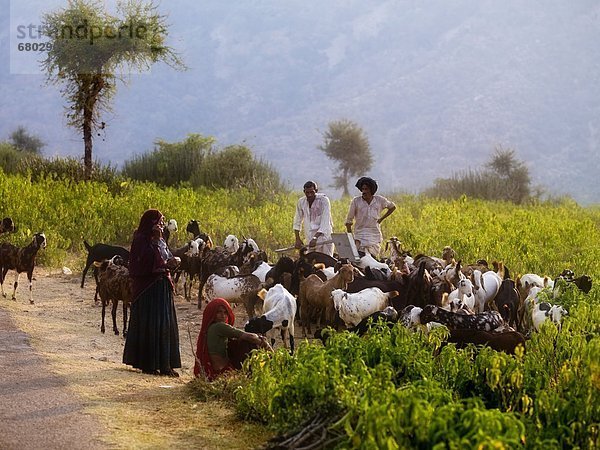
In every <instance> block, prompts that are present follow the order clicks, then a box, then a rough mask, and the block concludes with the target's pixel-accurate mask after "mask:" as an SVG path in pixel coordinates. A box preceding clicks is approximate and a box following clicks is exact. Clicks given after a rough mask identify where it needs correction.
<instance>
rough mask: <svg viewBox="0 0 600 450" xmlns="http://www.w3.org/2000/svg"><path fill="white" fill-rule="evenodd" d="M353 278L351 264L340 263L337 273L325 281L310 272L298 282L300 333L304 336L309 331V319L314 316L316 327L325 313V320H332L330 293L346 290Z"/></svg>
mask: <svg viewBox="0 0 600 450" xmlns="http://www.w3.org/2000/svg"><path fill="white" fill-rule="evenodd" d="M353 280H354V267H352V265H351V264H342V266H341V267H340V269H339V271H338V273H337V274H336V275H335V276H334V277H333V278H332V279H331V280H327V281H325V282H324V281H323V280H321V279H320V278H319V277H318V276H317V275H315V274H312V275H309V276H308V277H307V278H305V279H304V280H302V281H301V282H300V290H299V293H298V309H299V310H300V319H301V320H302V335H303V336H304V337H306V329H307V328H308V334H309V335H310V334H312V333H311V329H310V321H311V320H312V319H313V318H316V321H317V328H320V325H321V315H325V320H326V321H327V322H328V323H329V324H333V321H334V306H333V299H332V298H331V293H332V292H333V291H334V290H335V289H342V290H344V291H345V290H346V289H347V286H348V283H351V282H352V281H353Z"/></svg>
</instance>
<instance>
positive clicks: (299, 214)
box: [294, 181, 333, 256]
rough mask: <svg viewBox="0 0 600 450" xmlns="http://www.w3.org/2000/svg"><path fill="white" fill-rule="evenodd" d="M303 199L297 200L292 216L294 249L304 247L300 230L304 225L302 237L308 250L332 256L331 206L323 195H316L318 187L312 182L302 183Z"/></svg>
mask: <svg viewBox="0 0 600 450" xmlns="http://www.w3.org/2000/svg"><path fill="white" fill-rule="evenodd" d="M303 188H304V197H301V198H300V199H298V203H297V205H296V214H295V215H294V234H295V235H296V243H295V244H294V246H295V247H296V248H302V247H304V243H303V242H302V238H301V237H300V230H301V227H302V225H304V236H305V238H306V240H307V241H308V250H309V251H316V252H322V253H326V254H328V255H329V256H333V243H328V244H322V243H320V242H324V241H331V232H332V231H333V221H332V220H331V204H330V203H329V199H328V198H327V196H326V195H325V194H318V193H317V192H318V190H319V187H318V186H317V183H315V182H314V181H307V182H306V183H304V187H303Z"/></svg>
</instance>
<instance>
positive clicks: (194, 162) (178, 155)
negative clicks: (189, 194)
mask: <svg viewBox="0 0 600 450" xmlns="http://www.w3.org/2000/svg"><path fill="white" fill-rule="evenodd" d="M214 142H215V139H214V138H212V137H203V136H201V135H199V134H189V135H188V136H187V138H186V139H185V140H184V141H182V142H174V143H169V142H166V141H162V140H158V141H157V142H156V144H155V148H154V151H152V152H151V153H145V154H142V155H139V156H136V157H134V158H133V159H131V160H129V161H125V164H124V166H123V175H124V176H125V177H127V178H130V179H132V180H138V181H151V182H154V183H157V184H159V185H161V186H177V185H179V184H181V183H186V182H188V181H190V178H191V177H192V174H193V173H195V172H196V171H197V170H198V168H199V167H201V165H202V162H203V160H204V158H205V157H206V155H209V154H210V153H211V151H212V146H213V144H214Z"/></svg>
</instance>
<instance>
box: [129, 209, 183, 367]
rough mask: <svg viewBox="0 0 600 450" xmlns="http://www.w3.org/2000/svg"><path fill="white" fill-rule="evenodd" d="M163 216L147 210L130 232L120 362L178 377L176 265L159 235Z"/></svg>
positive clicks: (152, 210)
mask: <svg viewBox="0 0 600 450" xmlns="http://www.w3.org/2000/svg"><path fill="white" fill-rule="evenodd" d="M163 227H164V216H163V215H162V214H161V212H160V211H159V210H157V209H149V210H147V211H146V212H145V213H144V214H143V215H142V218H141V219H140V224H139V226H138V229H137V230H136V231H135V233H134V234H133V241H132V243H131V254H130V257H129V277H130V278H131V291H132V292H131V294H132V295H131V298H132V299H133V303H132V305H131V318H130V321H129V332H128V333H127V340H126V341H125V350H124V351H123V362H124V363H125V364H129V365H131V366H133V367H135V368H137V369H141V370H142V372H143V373H149V374H153V375H158V374H160V375H167V376H171V377H178V376H179V374H178V373H177V372H175V371H174V370H173V369H175V368H179V367H181V357H180V354H179V328H178V327H177V315H176V312H175V304H174V302H173V281H172V280H171V273H170V270H171V269H174V268H175V267H177V265H178V264H179V262H180V261H179V258H177V257H173V255H172V254H171V252H170V251H169V249H168V248H167V244H166V243H165V241H164V239H163V237H162V230H163Z"/></svg>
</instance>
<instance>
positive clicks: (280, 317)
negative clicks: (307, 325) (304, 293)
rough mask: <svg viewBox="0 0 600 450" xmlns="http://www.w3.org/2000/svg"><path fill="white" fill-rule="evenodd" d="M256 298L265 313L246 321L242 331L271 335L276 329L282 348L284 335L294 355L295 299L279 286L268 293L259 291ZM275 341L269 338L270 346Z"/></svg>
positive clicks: (284, 343) (284, 342) (284, 344)
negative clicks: (279, 335)
mask: <svg viewBox="0 0 600 450" xmlns="http://www.w3.org/2000/svg"><path fill="white" fill-rule="evenodd" d="M258 296H259V297H260V298H262V300H263V302H264V303H263V305H264V306H263V309H264V311H265V313H264V314H263V315H262V316H260V317H254V318H252V319H250V320H249V321H248V323H247V324H246V325H245V327H244V329H245V331H246V332H248V333H258V334H267V333H268V334H272V332H274V331H275V329H276V328H279V329H280V331H281V340H282V341H283V346H284V347H285V348H288V347H287V342H286V335H287V337H288V339H289V342H290V350H291V351H292V353H294V318H295V316H296V299H295V298H294V296H293V295H292V294H290V293H289V291H288V290H287V289H286V288H284V287H283V286H282V285H281V284H276V285H275V286H273V287H272V288H271V289H269V290H268V291H267V290H266V289H261V290H260V291H259V293H258ZM274 342H275V339H274V338H273V337H272V336H271V345H273V343H274Z"/></svg>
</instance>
